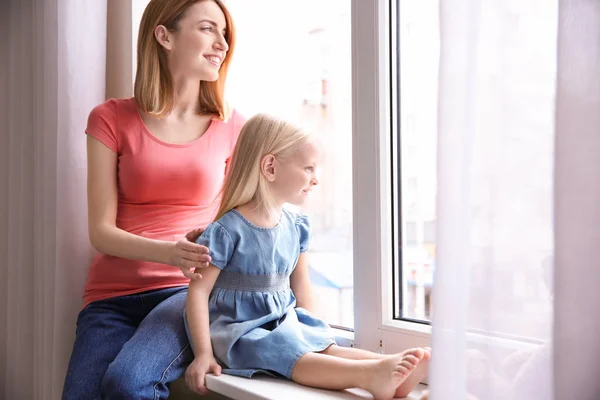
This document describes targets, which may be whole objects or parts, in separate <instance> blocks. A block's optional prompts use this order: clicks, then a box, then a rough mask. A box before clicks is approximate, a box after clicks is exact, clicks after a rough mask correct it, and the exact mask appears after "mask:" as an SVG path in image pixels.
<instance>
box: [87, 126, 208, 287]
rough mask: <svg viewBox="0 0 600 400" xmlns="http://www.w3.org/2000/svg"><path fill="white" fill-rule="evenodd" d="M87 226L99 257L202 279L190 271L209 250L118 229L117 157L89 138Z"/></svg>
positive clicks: (204, 261)
mask: <svg viewBox="0 0 600 400" xmlns="http://www.w3.org/2000/svg"><path fill="white" fill-rule="evenodd" d="M87 157H88V183H87V187H88V226H89V235H90V241H91V242H92V245H93V246H94V247H95V248H96V249H97V250H98V251H100V252H101V253H104V254H107V255H111V256H115V257H121V258H127V259H130V260H144V261H152V262H158V263H163V264H169V265H173V266H177V267H179V268H181V270H182V272H183V274H184V275H185V276H187V277H188V278H201V277H202V276H201V275H199V274H194V273H193V272H191V271H190V269H193V268H198V267H200V268H202V267H205V266H206V265H208V262H209V261H210V257H209V256H208V249H207V248H206V247H205V246H200V245H198V244H196V243H191V242H189V241H188V240H186V239H185V238H182V239H181V240H179V241H177V242H170V241H163V240H153V239H148V238H144V237H141V236H138V235H134V234H132V233H129V232H126V231H124V230H122V229H119V228H117V226H116V219H117V154H116V153H115V152H113V151H112V150H110V149H109V148H108V147H106V146H105V145H104V144H102V142H100V141H99V140H98V139H96V138H94V137H92V136H90V135H88V137H87Z"/></svg>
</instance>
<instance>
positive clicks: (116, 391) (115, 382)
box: [102, 287, 193, 400]
mask: <svg viewBox="0 0 600 400" xmlns="http://www.w3.org/2000/svg"><path fill="white" fill-rule="evenodd" d="M186 293H187V287H185V288H181V287H180V288H174V289H164V290H159V291H155V292H149V293H144V294H143V295H142V296H143V302H144V304H145V305H146V306H147V307H148V309H149V310H150V309H151V310H152V311H150V312H149V314H148V315H147V316H146V317H145V318H144V320H143V321H142V322H141V324H140V326H139V327H138V329H137V331H136V332H135V334H134V335H133V337H132V338H131V339H130V340H129V341H128V342H127V343H126V344H125V345H124V346H123V349H122V350H121V352H120V353H119V355H117V357H116V358H115V360H114V361H113V362H112V364H110V367H109V368H108V370H107V371H106V374H105V376H104V380H103V382H102V399H106V400H113V399H136V400H142V399H166V398H167V397H168V396H169V388H168V385H169V384H170V383H171V382H173V381H174V380H176V379H177V378H179V377H180V376H181V375H183V373H184V372H185V368H186V367H187V365H188V364H189V363H190V362H191V360H192V358H193V354H192V351H191V349H190V347H189V342H188V338H187V335H186V333H185V325H184V322H183V312H184V307H185V298H186Z"/></svg>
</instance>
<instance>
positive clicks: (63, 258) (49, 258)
mask: <svg viewBox="0 0 600 400" xmlns="http://www.w3.org/2000/svg"><path fill="white" fill-rule="evenodd" d="M0 32H2V38H3V40H2V41H0V54H2V62H1V63H0V132H1V136H0V166H1V167H0V188H1V191H0V293H2V296H1V297H0V321H1V323H2V326H1V327H0V351H1V354H0V397H1V398H5V399H56V398H60V392H61V390H62V384H63V379H64V373H65V370H66V365H67V362H68V357H69V354H70V351H71V347H72V343H73V338H74V334H75V319H76V315H77V313H78V311H79V309H80V307H81V295H82V290H83V282H84V279H85V275H86V271H87V268H88V263H89V259H90V255H91V248H90V245H89V240H88V235H87V211H86V193H85V175H86V157H85V134H84V128H85V123H86V118H87V114H88V113H89V111H90V110H91V108H92V107H93V106H94V105H96V104H98V103H100V102H101V101H103V99H104V94H105V87H104V79H105V49H106V1H98V0H96V1H85V2H84V1H79V0H51V1H47V0H8V1H3V2H2V5H1V6H0Z"/></svg>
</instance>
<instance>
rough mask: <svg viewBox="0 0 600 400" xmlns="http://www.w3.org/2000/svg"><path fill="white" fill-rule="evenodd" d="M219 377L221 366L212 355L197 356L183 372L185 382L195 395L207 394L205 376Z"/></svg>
mask: <svg viewBox="0 0 600 400" xmlns="http://www.w3.org/2000/svg"><path fill="white" fill-rule="evenodd" d="M211 372H212V373H214V374H215V375H216V376H219V375H221V366H220V365H219V364H217V361H216V360H215V357H214V356H213V355H212V354H199V355H198V356H197V357H196V358H194V361H192V363H191V364H190V365H189V367H187V370H186V371H185V382H186V383H187V385H188V387H189V388H190V389H191V390H193V391H194V392H196V393H199V394H208V389H207V388H206V379H205V378H206V374H208V373H211Z"/></svg>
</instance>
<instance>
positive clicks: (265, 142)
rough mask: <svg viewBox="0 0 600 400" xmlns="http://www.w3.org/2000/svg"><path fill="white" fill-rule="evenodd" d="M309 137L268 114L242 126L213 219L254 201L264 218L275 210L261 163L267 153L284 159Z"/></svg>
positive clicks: (297, 128)
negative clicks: (217, 209) (219, 202)
mask: <svg viewBox="0 0 600 400" xmlns="http://www.w3.org/2000/svg"><path fill="white" fill-rule="evenodd" d="M309 138H310V134H309V133H308V132H306V131H304V130H302V129H300V128H299V127H297V126H295V125H293V124H291V123H289V122H286V121H283V120H281V119H278V118H275V117H273V116H270V115H267V114H257V115H255V116H254V117H252V118H250V119H249V120H248V121H247V122H246V123H245V124H244V126H243V128H242V131H241V132H240V136H239V138H238V140H237V143H236V145H235V148H234V150H233V155H232V156H231V161H230V165H229V171H228V173H227V176H226V178H225V184H224V186H223V191H222V198H221V205H220V207H219V211H217V216H216V218H215V220H218V219H219V218H221V217H222V216H223V215H224V214H225V213H227V212H228V211H230V210H232V209H234V208H235V207H239V206H241V205H244V204H246V203H248V202H250V201H255V202H256V204H257V205H258V211H259V212H261V213H264V214H265V215H268V214H272V213H274V212H275V211H276V209H275V207H276V205H275V202H274V200H273V197H272V195H271V193H270V191H269V185H268V182H267V180H266V178H265V176H264V175H263V174H262V171H261V162H262V159H263V157H264V156H266V155H268V154H270V155H273V156H274V157H275V158H277V159H278V160H285V159H286V158H287V157H289V156H291V155H292V154H294V153H295V152H296V151H297V150H298V145H300V144H303V143H306V142H308V141H309Z"/></svg>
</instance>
